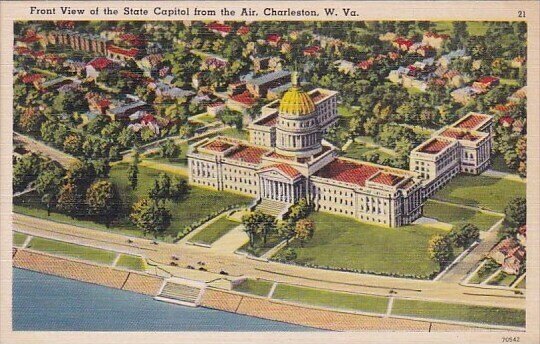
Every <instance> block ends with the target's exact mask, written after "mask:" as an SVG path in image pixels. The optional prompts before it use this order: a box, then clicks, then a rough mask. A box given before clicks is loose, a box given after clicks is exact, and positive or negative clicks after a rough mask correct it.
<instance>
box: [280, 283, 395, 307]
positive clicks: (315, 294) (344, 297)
mask: <svg viewBox="0 0 540 344" xmlns="http://www.w3.org/2000/svg"><path fill="white" fill-rule="evenodd" d="M272 298H274V299H279V300H283V301H291V302H298V303H304V304H307V305H312V306H322V307H330V308H337V309H343V310H352V311H363V312H370V313H385V312H386V308H387V306H388V298H386V297H379V296H371V295H360V294H349V293H342V292H333V291H327V290H320V289H312V288H305V287H297V286H293V285H285V284H278V286H277V287H276V290H275V291H274V295H273V296H272Z"/></svg>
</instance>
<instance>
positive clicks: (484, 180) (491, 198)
mask: <svg viewBox="0 0 540 344" xmlns="http://www.w3.org/2000/svg"><path fill="white" fill-rule="evenodd" d="M518 196H521V197H525V183H523V182H520V181H515V180H508V179H502V178H493V177H487V176H483V175H480V176H473V175H464V174H462V175H459V176H457V177H455V178H454V179H453V180H452V181H450V183H448V185H446V186H445V187H444V188H442V189H441V190H439V191H438V192H437V193H436V194H435V196H434V197H435V198H437V199H440V200H445V201H449V202H453V203H460V204H465V205H470V206H474V207H481V208H487V209H490V210H493V211H497V212H501V213H502V212H503V211H504V207H505V206H506V204H507V203H508V201H510V200H511V199H512V198H514V197H518Z"/></svg>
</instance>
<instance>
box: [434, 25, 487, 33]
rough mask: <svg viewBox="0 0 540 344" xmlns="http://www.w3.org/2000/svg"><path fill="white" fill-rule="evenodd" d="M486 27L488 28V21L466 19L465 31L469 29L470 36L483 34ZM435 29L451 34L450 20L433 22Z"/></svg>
mask: <svg viewBox="0 0 540 344" xmlns="http://www.w3.org/2000/svg"><path fill="white" fill-rule="evenodd" d="M487 29H488V23H486V22H481V21H477V22H473V21H468V22H467V31H469V34H470V35H471V36H483V35H485V34H486V31H487ZM435 31H437V32H438V33H440V34H447V35H452V33H453V26H452V22H450V21H441V22H435Z"/></svg>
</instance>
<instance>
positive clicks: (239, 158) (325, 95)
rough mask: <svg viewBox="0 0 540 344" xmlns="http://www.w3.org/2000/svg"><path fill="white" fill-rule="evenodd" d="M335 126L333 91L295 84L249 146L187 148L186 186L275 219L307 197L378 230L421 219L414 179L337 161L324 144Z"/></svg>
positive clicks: (258, 125)
mask: <svg viewBox="0 0 540 344" xmlns="http://www.w3.org/2000/svg"><path fill="white" fill-rule="evenodd" d="M337 120H338V114H337V92H335V91H331V90H325V89H315V90H313V91H310V92H305V91H303V90H302V89H301V87H299V86H298V84H297V82H296V81H295V78H293V85H292V87H291V88H290V89H289V90H288V91H286V92H285V93H284V95H283V97H282V98H281V99H280V100H277V101H275V102H273V103H270V104H268V105H267V106H266V107H265V108H263V109H262V114H261V116H260V117H259V118H258V119H257V120H255V121H253V122H252V123H251V124H250V125H249V127H248V130H249V137H250V139H249V141H244V140H238V139H233V138H229V137H224V136H218V137H213V138H206V139H203V140H201V141H199V142H196V143H195V144H193V145H191V146H190V149H189V152H188V155H187V157H188V168H189V182H190V183H191V184H193V185H199V186H203V187H208V188H212V189H215V190H223V191H232V192H237V193H241V194H245V195H249V196H252V197H253V198H254V199H255V208H256V209H260V210H261V211H263V212H265V213H269V214H271V215H275V216H278V217H279V216H282V215H283V214H284V213H285V212H286V211H287V209H288V208H289V207H290V205H292V204H294V203H295V202H297V201H298V200H299V199H301V198H306V199H307V200H308V201H309V202H311V203H312V204H313V206H314V208H315V210H317V211H323V212H329V213H334V214H339V215H343V216H349V217H352V218H355V219H358V220H360V221H366V222H371V223H376V224H380V225H384V226H390V227H398V226H401V225H406V224H409V223H411V222H413V221H414V220H416V219H417V218H419V217H420V216H421V214H422V204H423V201H424V197H423V186H422V179H421V177H420V175H419V173H417V172H414V171H407V170H401V169H395V168H390V167H387V166H382V165H377V164H373V163H368V162H364V161H358V160H354V159H347V158H343V157H339V156H338V149H337V148H336V147H334V146H333V145H332V144H330V143H328V142H326V141H325V140H323V137H322V136H323V133H324V132H325V130H327V129H328V128H329V127H330V126H332V125H333V124H335V122H336V121H337Z"/></svg>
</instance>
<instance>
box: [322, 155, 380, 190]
mask: <svg viewBox="0 0 540 344" xmlns="http://www.w3.org/2000/svg"><path fill="white" fill-rule="evenodd" d="M378 171H379V168H378V167H375V166H372V165H367V164H362V163H360V162H352V161H349V160H343V159H339V158H338V159H335V160H334V161H332V162H331V163H329V164H328V165H326V166H325V167H323V168H322V169H321V170H319V171H318V172H317V176H319V177H321V178H328V179H333V180H337V181H340V182H345V183H350V184H356V185H359V186H364V185H365V182H366V180H368V179H369V178H370V177H371V176H373V175H374V174H375V173H377V172H378Z"/></svg>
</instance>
